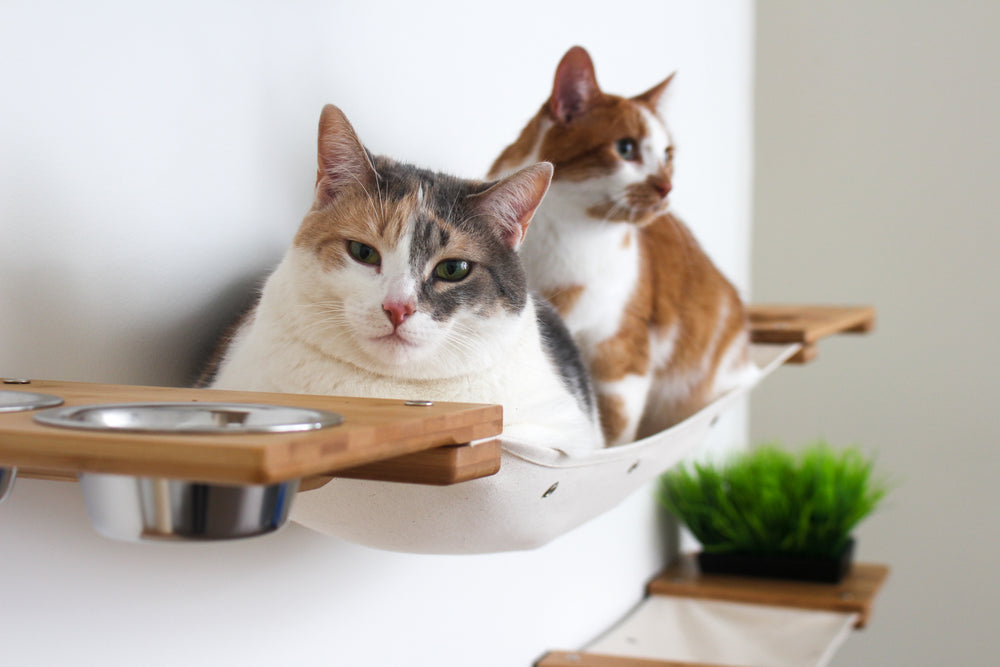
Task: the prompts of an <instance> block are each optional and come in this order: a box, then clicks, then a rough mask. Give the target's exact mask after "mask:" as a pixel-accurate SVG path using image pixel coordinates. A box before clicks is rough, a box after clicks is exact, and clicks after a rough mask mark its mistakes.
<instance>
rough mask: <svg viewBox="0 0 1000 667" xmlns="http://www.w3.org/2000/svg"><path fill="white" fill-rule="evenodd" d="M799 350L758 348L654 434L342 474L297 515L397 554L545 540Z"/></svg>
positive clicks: (687, 443) (622, 492)
mask: <svg viewBox="0 0 1000 667" xmlns="http://www.w3.org/2000/svg"><path fill="white" fill-rule="evenodd" d="M799 348H800V346H799V345H797V344H793V345H759V344H755V345H752V346H751V355H752V358H753V361H754V364H755V365H756V366H757V368H758V369H759V371H760V372H759V373H757V374H756V376H755V377H754V378H753V379H751V380H748V381H747V384H745V385H744V386H742V387H739V388H737V389H734V390H732V391H730V392H728V393H726V394H724V395H722V396H721V397H719V398H718V399H716V400H715V401H714V402H712V403H711V404H709V405H708V406H706V407H705V408H703V409H702V410H701V411H699V412H697V413H696V414H694V415H692V416H691V417H689V418H688V419H686V420H684V421H683V422H681V423H679V424H677V425H675V426H672V427H671V428H669V429H667V430H665V431H661V432H660V433H657V434H656V435H653V436H650V437H648V438H644V439H642V440H638V441H636V442H633V443H630V444H627V445H620V446H618V447H611V448H607V449H601V450H597V451H588V452H574V453H566V452H563V451H561V450H558V449H555V448H547V447H537V446H526V445H524V444H521V443H518V442H513V441H507V440H502V448H503V453H502V458H501V466H500V472H498V473H497V474H496V475H493V476H491V477H484V478H482V479H477V480H473V481H470V482H464V483H461V484H456V485H453V486H444V487H439V486H425V485H419V484H405V483H398V482H377V481H366V480H353V479H343V478H337V479H334V480H333V481H331V482H330V483H328V484H326V485H325V486H322V487H320V488H318V489H315V490H312V491H306V492H303V493H300V494H299V496H298V498H297V499H296V502H295V505H294V507H293V509H292V520H294V521H296V522H298V523H300V524H302V525H304V526H306V527H308V528H311V529H313V530H316V531H318V532H320V533H324V534H327V535H332V536H335V537H338V538H341V539H344V540H347V541H350V542H356V543H359V544H363V545H366V546H370V547H375V548H378V549H386V550H390V551H403V552H410V553H433V554H460V553H465V554H469V553H493V552H500V551H516V550H523V549H533V548H536V547H539V546H542V545H543V544H546V543H547V542H549V541H551V540H553V539H555V538H556V537H558V536H560V535H563V534H564V533H567V532H568V531H570V530H572V529H574V528H576V527H577V526H580V525H582V524H583V523H585V522H587V521H589V520H590V519H593V518H594V517H597V516H598V515H600V514H603V513H604V512H606V511H608V510H610V509H612V508H613V507H615V506H616V505H618V503H620V502H621V501H622V500H624V499H625V498H626V497H627V496H628V495H630V494H631V493H632V492H634V491H635V490H637V489H638V488H640V487H642V486H643V485H644V484H646V483H647V482H648V481H650V480H651V479H653V478H655V477H657V476H658V475H660V474H662V473H663V472H664V471H666V470H667V469H669V468H671V467H672V466H674V465H676V464H677V463H678V462H680V461H681V460H682V459H683V458H684V457H685V456H687V455H688V454H690V453H691V452H692V451H694V450H695V448H697V447H698V445H700V444H701V443H702V441H703V440H704V439H705V436H706V435H707V434H708V432H709V430H710V429H711V428H712V426H713V425H714V423H715V422H716V420H717V419H718V418H719V416H720V415H721V414H722V413H723V412H725V411H726V410H727V409H728V408H729V407H730V406H731V405H733V403H735V402H736V401H737V400H739V399H740V398H741V397H742V396H744V395H746V393H747V392H749V391H750V389H752V388H753V387H754V386H755V385H756V383H757V382H759V381H760V380H761V379H763V378H764V377H765V376H767V375H768V374H769V373H771V371H773V370H774V369H775V368H777V367H778V366H780V365H781V364H782V363H784V362H785V361H786V360H787V359H788V358H790V357H791V356H792V355H793V354H795V352H796V351H798V350H799Z"/></svg>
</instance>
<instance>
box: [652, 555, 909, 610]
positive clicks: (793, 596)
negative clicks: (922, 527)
mask: <svg viewBox="0 0 1000 667" xmlns="http://www.w3.org/2000/svg"><path fill="white" fill-rule="evenodd" d="M888 576H889V568H888V567H886V566H885V565H875V564H871V563H856V564H855V565H854V566H853V567H852V568H851V571H850V572H849V573H848V574H847V576H846V577H845V578H844V580H843V581H841V582H840V583H839V584H817V583H811V582H803V581H787V580H783V579H763V578H758V577H737V576H732V575H723V574H702V573H701V572H699V571H698V564H697V562H696V560H695V558H694V556H693V555H692V554H687V555H685V556H683V557H681V558H680V559H679V560H678V561H677V563H675V564H674V565H673V566H672V567H670V568H669V569H668V570H667V571H666V572H664V573H663V574H661V575H660V576H658V577H656V578H655V579H653V580H652V581H650V582H649V586H648V587H647V591H648V593H649V594H650V595H675V596H679V597H693V598H701V599H706V600H725V601H728V602H746V603H748V604H763V605H771V606H778V607H795V608H796V609H819V610H824V611H836V612H844V613H856V614H858V621H857V623H856V624H855V627H856V628H863V627H865V626H866V625H867V624H868V620H869V618H870V617H871V608H872V603H873V602H874V601H875V596H876V595H877V594H878V592H879V590H880V589H881V588H882V584H884V583H885V580H886V579H887V578H888Z"/></svg>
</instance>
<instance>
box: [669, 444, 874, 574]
mask: <svg viewBox="0 0 1000 667" xmlns="http://www.w3.org/2000/svg"><path fill="white" fill-rule="evenodd" d="M887 492H888V484H887V482H886V481H885V479H884V478H882V477H876V476H875V474H874V462H873V461H872V460H871V459H870V458H867V457H866V456H865V455H864V454H863V453H862V452H861V451H860V450H859V449H857V448H854V447H851V448H845V449H843V450H840V451H837V450H834V449H833V448H832V447H830V446H829V445H828V444H826V443H825V442H822V441H820V442H817V443H815V444H813V445H810V446H809V447H807V448H805V449H804V450H802V451H801V452H800V453H798V454H792V453H789V452H787V451H785V450H783V449H781V448H780V447H779V446H777V445H775V444H768V445H764V446H761V447H757V448H754V449H752V450H750V451H747V452H740V453H738V454H736V455H734V456H731V457H730V458H728V459H726V460H725V461H723V462H722V463H720V464H711V463H693V464H687V465H681V466H678V467H677V468H675V469H674V470H671V471H670V472H668V473H666V474H664V475H663V476H662V477H661V479H660V488H659V499H660V502H661V503H662V504H663V505H664V506H666V507H667V509H669V510H670V511H671V512H673V513H674V514H675V515H676V516H677V517H678V519H680V520H681V521H682V522H683V523H684V524H685V525H686V526H687V527H688V529H689V530H690V531H691V532H692V533H693V534H694V536H695V537H696V538H698V540H699V541H700V542H701V543H702V548H703V549H704V551H705V552H706V553H746V554H756V555H765V554H783V555H794V556H811V557H836V556H838V555H839V554H840V553H841V551H842V550H843V549H844V547H845V546H846V544H847V542H848V540H849V539H850V537H851V531H852V530H853V529H854V527H855V526H856V525H857V524H858V523H859V522H860V521H861V520H862V519H864V518H865V517H866V516H868V515H869V514H870V513H871V512H872V511H873V510H874V509H875V508H876V507H877V506H878V505H879V503H880V502H881V500H882V499H883V498H884V497H885V495H886V493H887Z"/></svg>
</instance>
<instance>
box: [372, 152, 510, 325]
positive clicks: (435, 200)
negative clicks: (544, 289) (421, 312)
mask: <svg viewBox="0 0 1000 667" xmlns="http://www.w3.org/2000/svg"><path fill="white" fill-rule="evenodd" d="M375 167H376V169H377V171H378V173H379V189H380V193H381V195H382V197H384V198H385V203H386V205H402V204H404V203H406V204H407V205H410V206H413V207H414V210H413V211H411V212H410V215H409V219H410V224H411V225H412V237H411V238H412V242H411V246H410V260H411V262H410V263H411V266H412V267H414V271H415V272H418V271H422V270H423V269H424V267H426V266H428V264H429V263H430V262H431V261H432V259H434V258H438V259H443V258H442V257H441V251H442V249H443V248H446V247H447V246H448V245H449V244H450V243H451V242H452V241H455V240H456V239H458V238H459V237H461V238H462V240H463V241H465V243H464V244H463V245H466V246H468V245H473V246H475V247H476V248H477V249H478V252H477V253H476V254H477V258H476V259H475V260H473V267H472V271H471V272H470V274H469V276H468V277H467V278H465V279H464V280H462V281H460V282H456V283H450V284H441V283H439V282H438V281H437V280H435V278H434V275H433V271H431V274H430V275H429V276H427V275H416V276H415V277H416V278H417V279H418V283H420V284H421V285H422V287H421V294H420V297H421V299H420V300H421V305H422V306H423V307H424V308H426V309H427V312H428V313H429V314H430V315H431V316H432V317H433V318H434V319H436V320H439V321H440V320H445V319H448V318H449V317H451V316H452V315H453V314H454V313H455V312H456V311H457V310H459V309H461V308H467V309H471V310H472V311H473V312H475V313H477V314H479V315H481V316H483V317H488V316H490V315H492V314H494V313H496V312H497V311H498V310H499V311H506V312H509V313H518V312H520V311H522V310H523V309H524V306H525V303H526V302H527V293H528V291H527V278H526V277H525V273H524V269H523V267H522V265H521V261H520V259H519V258H518V256H517V253H516V252H515V251H514V250H513V249H512V248H511V247H510V246H509V245H508V244H507V243H506V242H505V241H504V237H503V233H504V232H503V229H504V225H503V222H502V221H500V220H499V219H497V218H496V217H494V216H492V215H490V214H489V212H488V211H486V210H484V207H483V206H482V205H481V202H479V201H477V200H476V199H475V196H476V195H479V194H482V193H483V192H485V191H486V190H488V189H489V188H490V187H492V186H493V185H495V182H480V181H473V180H467V179H462V178H457V177H455V176H450V175H447V174H440V173H435V172H432V171H429V170H426V169H421V168H419V167H414V166H412V165H408V164H405V163H401V162H395V161H392V160H389V159H387V158H384V157H376V158H375ZM447 259H466V260H468V259H470V258H467V257H447Z"/></svg>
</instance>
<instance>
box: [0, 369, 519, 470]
mask: <svg viewBox="0 0 1000 667" xmlns="http://www.w3.org/2000/svg"><path fill="white" fill-rule="evenodd" d="M0 388H2V389H4V390H11V391H18V390H22V391H29V392H34V393H42V394H51V395H54V396H58V397H60V398H62V399H63V400H64V402H65V403H64V405H65V406H79V405H92V404H108V403H136V402H199V401H200V402H206V403H209V402H226V403H254V404H267V405H280V406H291V407H298V408H310V409H318V410H327V411H331V412H336V413H338V414H340V415H342V416H343V417H344V422H343V423H342V424H340V425H338V426H332V427H328V428H323V429H319V430H313V431H303V432H294V433H240V434H194V433H192V434H185V433H177V434H150V433H119V432H109V431H86V430H78V429H67V428H56V427H51V426H43V425H41V424H38V423H36V422H35V421H34V419H33V417H34V415H35V414H37V413H36V412H30V411H26V412H13V413H0V465H6V466H17V467H18V468H19V469H20V471H21V472H20V474H21V475H23V476H38V477H43V478H49V479H59V478H67V477H69V478H73V477H75V475H76V474H77V473H79V472H103V473H118V474H125V475H134V476H149V477H154V476H155V477H168V478H174V479H188V480H197V481H202V482H218V483H223V484H227V483H228V484H265V483H273V482H280V481H286V480H290V479H296V478H307V479H306V480H305V482H304V483H303V488H316V487H317V486H320V485H322V484H323V483H325V482H326V481H329V479H330V478H331V476H332V475H336V474H338V472H341V471H343V474H344V475H345V476H350V477H356V478H363V479H387V480H392V481H407V482H411V483H423V484H451V483H455V482H460V481H465V480H468V479H474V478H477V477H483V476H486V475H490V474H493V473H495V472H496V471H497V470H499V466H500V447H499V443H498V442H496V441H487V442H482V443H480V444H475V445H470V444H469V443H472V442H474V441H477V440H484V439H489V438H494V437H496V436H498V435H499V434H500V433H501V431H502V429H503V424H502V409H501V407H500V406H498V405H476V404H467V403H446V402H435V403H433V404H432V405H427V406H410V405H406V404H405V402H404V401H400V400H383V399H366V398H342V397H329V396H314V395H303V394H278V393H260V392H242V391H220V390H214V389H179V388H166V387H141V386H123V385H108V384H89V383H78V382H56V381H47V380H32V381H31V383H30V384H17V385H12V384H3V385H0ZM315 476H319V477H315ZM310 477H314V478H313V479H308V478H310Z"/></svg>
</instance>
